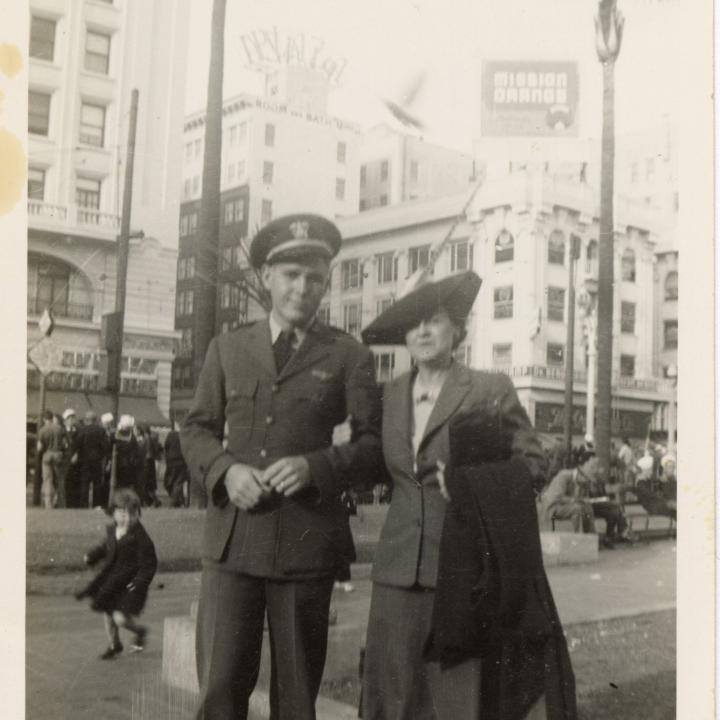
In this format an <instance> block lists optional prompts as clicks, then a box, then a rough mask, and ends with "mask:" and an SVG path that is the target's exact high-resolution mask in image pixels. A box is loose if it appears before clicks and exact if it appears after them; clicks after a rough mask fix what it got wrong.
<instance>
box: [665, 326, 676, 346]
mask: <svg viewBox="0 0 720 720" xmlns="http://www.w3.org/2000/svg"><path fill="white" fill-rule="evenodd" d="M664 339H665V350H677V346H678V321H677V320H666V321H665V332H664Z"/></svg>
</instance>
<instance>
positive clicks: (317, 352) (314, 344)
mask: <svg viewBox="0 0 720 720" xmlns="http://www.w3.org/2000/svg"><path fill="white" fill-rule="evenodd" d="M331 343H332V336H331V335H330V334H329V333H328V332H327V330H326V329H325V328H324V327H323V326H322V325H319V324H317V323H316V324H315V325H313V326H312V327H311V328H310V329H309V330H308V332H307V335H305V339H304V340H303V342H302V345H300V347H299V348H298V349H297V350H296V351H295V352H294V353H293V354H292V356H291V357H290V360H288V363H287V365H286V366H285V367H284V368H283V370H282V372H281V373H280V375H279V379H281V380H284V379H285V378H288V377H291V376H292V375H295V374H297V373H299V372H302V371H303V370H305V368H307V367H310V366H311V365H314V364H315V363H317V362H318V361H319V360H322V359H323V358H324V357H326V356H327V355H328V352H329V346H330V344H331ZM270 356H271V357H272V350H271V352H270ZM273 365H274V360H273Z"/></svg>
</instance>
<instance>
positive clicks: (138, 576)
mask: <svg viewBox="0 0 720 720" xmlns="http://www.w3.org/2000/svg"><path fill="white" fill-rule="evenodd" d="M108 510H109V512H110V513H111V514H112V518H113V523H112V524H110V525H108V526H107V537H106V539H105V542H103V543H101V544H100V545H98V546H97V547H95V548H93V549H92V550H90V552H88V553H87V555H85V558H84V560H85V563H86V564H87V565H93V564H95V563H96V562H98V561H99V560H103V559H104V560H105V564H104V566H103V568H102V570H100V572H99V573H98V574H97V576H96V577H95V578H94V579H93V581H92V582H91V583H90V584H89V585H88V586H87V587H86V588H85V589H84V590H82V591H81V592H80V593H78V594H77V595H76V597H77V599H78V600H81V599H82V598H84V597H90V598H92V603H91V608H92V609H93V610H95V611H96V612H102V613H104V614H105V630H106V632H107V635H108V640H109V645H108V647H107V650H105V652H104V653H103V654H102V655H101V656H100V659H101V660H110V659H112V658H114V657H115V656H116V655H117V654H118V653H121V652H122V650H123V645H122V643H121V642H120V631H119V629H120V628H121V627H122V628H125V629H126V630H129V631H130V632H132V633H133V634H134V638H133V641H132V645H131V646H130V652H140V651H141V650H143V649H144V648H145V638H146V636H147V628H146V627H145V626H143V625H140V624H139V623H138V622H137V617H138V615H140V613H141V612H142V609H143V607H144V605H145V600H146V598H147V592H148V588H149V587H150V583H151V582H152V579H153V576H154V575H155V570H156V569H157V557H156V555H155V546H154V545H153V541H152V540H151V539H150V536H149V535H148V534H147V532H146V531H145V528H144V527H143V526H142V524H141V523H140V498H139V497H138V496H137V494H136V493H135V491H133V490H131V489H129V488H123V489H121V490H118V491H117V492H116V493H115V495H114V497H113V500H112V502H111V504H110V507H109V508H108Z"/></svg>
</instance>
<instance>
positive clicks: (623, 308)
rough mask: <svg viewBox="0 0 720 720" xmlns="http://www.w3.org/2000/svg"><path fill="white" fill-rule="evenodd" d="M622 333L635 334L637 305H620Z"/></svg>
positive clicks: (629, 303)
mask: <svg viewBox="0 0 720 720" xmlns="http://www.w3.org/2000/svg"><path fill="white" fill-rule="evenodd" d="M620 331H621V332H624V333H630V334H632V333H634V332H635V303H631V302H622V303H620Z"/></svg>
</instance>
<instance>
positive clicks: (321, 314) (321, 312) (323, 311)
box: [317, 305, 330, 325]
mask: <svg viewBox="0 0 720 720" xmlns="http://www.w3.org/2000/svg"><path fill="white" fill-rule="evenodd" d="M317 319H318V321H319V322H321V323H322V324H323V325H329V324H330V306H329V305H321V306H320V307H319V308H318V311H317Z"/></svg>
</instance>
